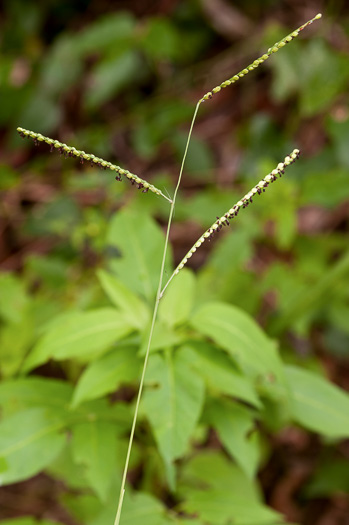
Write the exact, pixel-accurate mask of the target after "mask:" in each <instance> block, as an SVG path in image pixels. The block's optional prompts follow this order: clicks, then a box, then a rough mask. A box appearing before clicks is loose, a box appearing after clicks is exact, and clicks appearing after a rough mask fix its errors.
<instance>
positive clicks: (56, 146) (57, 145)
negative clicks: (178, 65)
mask: <svg viewBox="0 0 349 525" xmlns="http://www.w3.org/2000/svg"><path fill="white" fill-rule="evenodd" d="M319 18H321V14H318V15H316V16H315V17H314V18H312V19H311V20H309V21H308V22H306V23H305V24H303V25H301V26H300V27H299V28H298V29H296V30H294V31H292V32H291V33H290V34H289V35H287V36H286V37H284V38H283V39H282V40H280V41H278V42H276V43H275V44H274V45H273V46H271V47H270V48H269V49H268V51H267V52H266V53H264V54H262V55H261V56H260V57H259V58H257V59H256V60H254V61H253V62H252V63H251V64H250V65H248V66H247V67H246V68H244V69H242V70H241V71H240V72H239V73H237V74H235V75H234V76H232V77H231V78H229V79H227V80H225V81H224V82H222V83H221V84H220V85H218V86H216V87H215V88H213V89H212V90H211V91H209V92H207V93H206V94H205V95H204V96H203V97H202V98H201V99H200V100H199V101H198V103H197V105H196V107H195V111H194V115H193V118H192V122H191V125H190V130H189V134H188V138H187V143H186V147H185V151H184V155H183V159H182V164H181V168H180V172H179V177H178V180H177V185H176V187H175V191H174V194H173V197H172V198H169V197H167V196H166V195H164V193H163V192H162V191H161V190H160V189H158V188H157V187H155V186H154V185H152V184H150V183H148V182H147V181H145V180H143V179H142V178H140V177H138V176H137V175H134V174H133V173H131V172H129V171H128V170H126V169H123V168H121V167H119V166H116V165H114V164H112V163H111V162H108V161H105V160H103V159H101V158H99V157H96V156H94V155H92V154H88V153H85V152H84V151H80V150H77V149H76V148H75V147H71V146H67V145H66V144H64V143H61V142H59V141H57V140H53V139H51V138H48V137H46V136H44V135H41V134H40V133H35V132H33V131H29V130H26V129H23V128H21V127H19V128H17V130H18V132H19V134H20V135H21V136H22V137H28V138H31V139H33V140H34V142H35V143H36V144H39V143H43V142H44V143H46V144H48V145H50V147H51V151H56V150H57V151H59V152H60V153H61V154H63V155H64V156H66V157H76V158H79V159H80V160H81V162H82V163H83V162H85V161H86V162H89V163H90V164H91V165H92V166H97V167H99V168H102V169H110V170H111V171H113V172H115V174H116V177H115V178H116V180H118V181H120V180H121V179H122V178H123V177H124V178H126V179H128V180H130V182H131V183H132V184H136V185H137V187H138V188H139V189H141V190H142V191H143V192H147V191H151V192H153V193H155V194H156V195H158V196H160V197H162V198H164V199H166V200H167V201H168V202H169V204H170V211H169V218H168V222H167V230H166V238H165V244H164V250H163V256H162V262H161V269H160V275H159V281H158V287H157V293H156V299H155V303H154V309H153V314H152V320H151V324H150V330H149V334H148V339H147V345H146V351H145V356H144V363H143V368H142V373H141V379H140V384H139V389H138V394H137V399H136V405H135V411H134V417H133V422H132V427H131V433H130V438H129V443H128V449H127V454H126V460H125V466H124V470H123V476H122V482H121V489H120V496H119V502H118V506H117V512H116V516H115V521H114V525H119V523H120V520H121V512H122V506H123V500H124V494H125V487H126V478H127V474H128V469H129V461H130V456H131V451H132V445H133V440H134V433H135V428H136V424H137V418H138V413H139V407H140V401H141V397H142V392H143V387H144V380H145V375H146V370H147V365H148V360H149V354H150V346H151V342H152V337H153V333H154V327H155V323H156V319H157V313H158V308H159V303H160V300H161V299H162V297H163V296H164V293H165V291H166V289H167V287H168V286H169V284H170V283H171V281H172V280H173V279H174V277H175V276H176V275H178V273H179V272H180V271H181V270H182V268H183V267H184V266H185V265H186V263H187V262H188V260H189V259H190V258H191V257H192V256H193V255H194V253H195V252H196V251H197V250H198V249H199V248H200V247H201V245H202V244H203V243H204V242H205V241H206V240H210V239H211V238H212V236H213V235H215V234H216V233H218V232H219V231H220V230H221V229H222V227H223V226H229V224H230V221H231V220H232V219H234V218H235V217H236V216H237V215H238V213H239V212H240V210H241V209H242V208H245V207H247V206H248V205H249V204H250V203H252V200H253V198H254V197H255V196H257V195H260V194H262V193H263V192H264V191H265V189H266V188H267V187H268V186H269V184H271V183H272V182H274V181H276V180H277V179H278V178H280V177H281V176H282V174H283V173H284V171H285V169H286V168H287V167H288V166H289V165H291V164H292V163H293V162H295V161H296V160H297V159H298V157H299V154H300V151H299V150H298V149H295V150H294V151H293V152H292V153H290V154H289V155H287V156H286V157H285V159H284V161H283V162H280V163H279V164H278V165H277V166H276V168H275V169H274V170H273V171H271V172H270V173H269V174H268V175H266V176H265V177H264V178H263V179H262V180H261V181H260V182H258V183H257V184H256V185H255V186H254V187H253V188H252V189H251V190H250V191H249V192H248V193H247V194H246V195H245V196H244V197H242V198H241V200H239V201H238V202H237V203H236V204H234V205H233V206H232V207H231V208H230V209H229V210H228V211H227V212H226V213H225V214H224V215H223V216H221V217H217V218H216V220H215V221H214V222H213V224H212V225H211V226H210V227H209V228H208V229H207V230H206V231H205V232H204V233H203V234H202V235H201V236H200V238H199V239H198V240H197V241H196V242H195V244H194V245H193V246H192V247H191V249H190V250H189V251H188V252H187V254H186V255H185V256H184V257H183V259H182V260H181V262H180V263H179V264H178V265H177V267H176V268H175V270H174V271H173V273H172V275H171V276H170V278H169V279H168V280H167V282H166V283H164V268H165V260H166V254H167V250H168V245H169V236H170V229H171V224H172V219H173V215H174V210H175V204H176V198H177V194H178V190H179V187H180V183H181V178H182V175H183V170H184V166H185V161H186V157H187V153H188V149H189V145H190V140H191V136H192V131H193V127H194V123H195V121H196V117H197V114H198V110H199V107H200V105H201V104H202V103H203V102H205V101H208V100H210V99H212V97H213V96H214V95H215V94H217V93H219V92H220V91H221V90H222V89H224V88H226V87H228V86H230V85H232V84H234V83H236V82H237V81H238V80H240V79H241V78H243V77H244V76H245V75H247V74H248V73H249V72H251V71H253V70H254V69H256V68H257V67H259V66H260V65H261V64H263V63H264V62H265V61H266V60H267V59H268V58H270V57H271V56H272V55H273V54H274V53H276V52H277V51H279V50H280V49H282V48H283V47H284V46H285V45H286V44H288V43H290V42H291V41H292V40H293V39H294V38H296V37H297V36H298V35H299V34H300V32H301V31H302V30H303V29H305V28H306V27H307V26H309V25H310V24H311V23H312V22H314V21H315V20H318V19H319Z"/></svg>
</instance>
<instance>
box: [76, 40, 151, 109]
mask: <svg viewBox="0 0 349 525" xmlns="http://www.w3.org/2000/svg"><path fill="white" fill-rule="evenodd" d="M142 66H143V63H142V62H141V59H140V57H139V55H138V53H136V52H135V51H133V50H127V51H126V52H125V53H123V54H122V55H120V56H118V53H117V56H111V57H108V59H106V60H103V61H102V62H99V63H97V64H96V66H95V67H94V69H93V71H92V73H91V75H90V76H91V78H90V82H89V84H88V85H87V90H86V94H85V104H86V107H87V109H90V110H96V109H98V107H99V106H100V105H101V104H103V103H105V102H107V101H108V100H109V99H111V98H112V97H114V96H115V95H117V94H118V93H119V92H120V91H121V90H122V89H123V88H125V87H126V86H127V85H130V84H133V83H135V82H136V79H137V78H139V77H140V75H141V74H142V72H143V71H144V69H143V68H142Z"/></svg>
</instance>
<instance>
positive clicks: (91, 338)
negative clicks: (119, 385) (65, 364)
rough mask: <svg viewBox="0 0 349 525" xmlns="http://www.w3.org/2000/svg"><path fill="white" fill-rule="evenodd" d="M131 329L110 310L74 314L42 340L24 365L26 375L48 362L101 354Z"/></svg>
mask: <svg viewBox="0 0 349 525" xmlns="http://www.w3.org/2000/svg"><path fill="white" fill-rule="evenodd" d="M132 330H133V326H132V325H130V324H129V322H128V321H127V320H126V319H125V316H124V314H122V313H121V312H119V311H118V310H116V309H113V308H99V309H98V310H92V311H89V312H74V313H71V314H70V315H69V316H67V315H66V314H63V315H62V318H61V319H56V322H55V324H54V326H53V327H52V328H51V329H50V330H48V332H47V333H46V334H45V335H44V336H43V337H42V338H41V340H40V341H39V342H38V344H37V345H36V346H35V347H34V349H33V351H32V352H31V353H30V355H29V357H28V359H27V360H26V361H25V363H24V370H25V371H28V370H31V369H32V368H35V367H36V366H38V365H40V364H42V363H45V362H46V361H48V360H49V359H51V358H53V359H57V360H62V359H71V358H73V357H79V358H82V359H85V358H86V357H89V355H90V354H93V353H97V352H98V353H99V352H103V351H105V350H107V349H108V347H110V346H111V345H112V344H113V343H115V342H116V341H118V340H120V339H122V338H123V337H125V336H126V335H128V334H130V333H131V332H132Z"/></svg>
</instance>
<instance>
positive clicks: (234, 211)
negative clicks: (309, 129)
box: [161, 149, 300, 295]
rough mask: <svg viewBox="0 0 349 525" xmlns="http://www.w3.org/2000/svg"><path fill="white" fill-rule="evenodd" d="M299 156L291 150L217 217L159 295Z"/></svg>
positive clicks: (298, 152)
mask: <svg viewBox="0 0 349 525" xmlns="http://www.w3.org/2000/svg"><path fill="white" fill-rule="evenodd" d="M299 155H300V151H299V149H295V150H293V152H292V153H291V154H290V155H288V156H287V157H285V159H284V162H280V163H279V164H278V165H277V167H276V168H275V169H274V170H273V171H272V172H270V173H269V174H268V175H266V176H265V177H264V179H262V180H261V181H259V182H258V184H256V185H255V186H254V187H253V188H252V189H251V190H250V191H249V192H248V193H246V195H245V196H244V197H242V199H241V200H239V201H238V202H237V203H236V204H234V206H233V207H232V208H230V209H229V210H228V211H227V212H226V213H225V214H224V215H222V217H217V218H216V219H217V220H216V221H215V222H214V223H213V224H212V225H211V226H210V227H209V228H208V229H207V230H206V231H205V232H204V233H203V234H202V235H201V237H200V238H199V239H198V240H197V241H196V243H195V244H194V245H193V246H192V247H191V248H190V250H189V252H188V253H187V254H186V255H185V256H184V257H183V259H182V260H181V262H180V263H179V264H178V266H177V267H176V269H175V270H174V272H173V274H172V276H171V278H170V279H169V281H168V282H167V284H166V286H165V288H164V289H163V290H162V292H161V295H162V294H163V293H164V291H165V289H166V288H167V286H168V284H169V283H170V281H171V280H172V279H173V277H174V276H175V275H177V274H178V273H179V272H180V271H181V269H182V268H183V267H184V266H185V265H186V264H187V262H188V259H190V258H191V257H192V256H193V255H194V253H195V252H196V250H197V249H198V248H200V246H201V245H202V244H203V243H204V242H205V241H206V240H210V239H212V237H213V236H214V234H215V233H218V232H219V231H220V230H221V229H222V227H223V226H229V225H230V222H229V221H230V220H232V219H234V218H235V217H237V215H238V213H239V211H240V210H241V209H242V208H247V206H248V205H249V204H251V203H252V201H253V197H254V196H255V195H260V194H261V193H262V192H264V191H265V190H266V188H267V187H268V186H269V184H271V183H272V182H275V181H276V180H277V179H278V177H281V176H282V175H283V174H284V173H285V168H286V167H287V166H290V165H291V164H293V163H294V162H295V161H296V160H297V159H298V158H299Z"/></svg>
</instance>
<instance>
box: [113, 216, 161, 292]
mask: <svg viewBox="0 0 349 525" xmlns="http://www.w3.org/2000/svg"><path fill="white" fill-rule="evenodd" d="M107 242H108V244H109V245H110V246H113V247H116V248H117V250H118V251H119V256H118V257H115V258H114V259H113V260H112V261H111V267H112V269H113V271H115V273H116V274H117V275H118V276H119V278H120V279H121V280H122V281H123V282H124V283H125V284H126V285H127V286H129V287H130V288H131V289H132V290H133V291H134V292H135V293H137V294H141V295H142V296H143V297H145V298H146V299H148V300H153V298H154V295H155V292H156V289H157V285H158V281H159V271H160V265H161V257H162V253H163V249H164V242H165V238H164V235H163V232H162V231H161V229H160V227H159V226H158V225H157V224H156V223H155V221H154V220H153V219H152V218H151V217H149V215H146V214H145V213H144V212H143V213H141V212H140V211H138V210H136V209H132V210H131V209H127V208H125V209H123V210H121V211H119V212H117V213H116V214H115V215H114V217H113V218H112V219H111V221H110V226H109V230H108V234H107ZM168 259H169V257H168ZM166 269H167V272H168V274H169V275H171V271H170V268H169V264H168V263H167V265H166Z"/></svg>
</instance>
